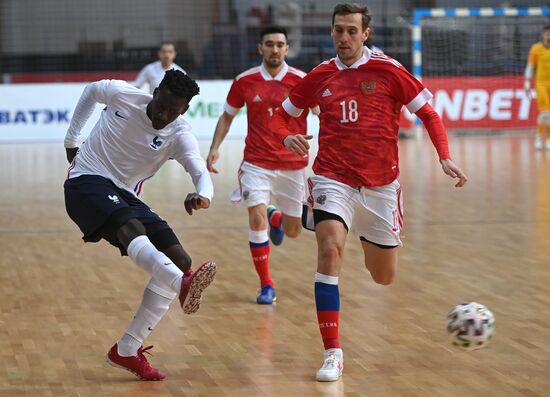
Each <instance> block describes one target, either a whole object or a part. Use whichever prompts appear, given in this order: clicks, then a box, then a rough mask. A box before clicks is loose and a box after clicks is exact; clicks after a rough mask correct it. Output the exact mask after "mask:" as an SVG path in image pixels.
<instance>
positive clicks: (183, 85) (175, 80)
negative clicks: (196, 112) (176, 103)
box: [159, 69, 200, 101]
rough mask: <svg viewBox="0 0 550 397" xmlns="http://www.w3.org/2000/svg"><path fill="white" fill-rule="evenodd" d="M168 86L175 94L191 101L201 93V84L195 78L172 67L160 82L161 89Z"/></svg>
mask: <svg viewBox="0 0 550 397" xmlns="http://www.w3.org/2000/svg"><path fill="white" fill-rule="evenodd" d="M163 88H166V89H168V90H169V91H170V92H171V93H172V94H173V95H175V96H177V97H180V98H186V99H187V100H188V101H191V98H193V97H194V96H195V95H198V94H199V91H200V89H199V85H198V84H197V82H196V81H195V80H193V79H192V78H191V77H189V76H188V75H187V74H185V73H183V72H182V71H181V70H176V69H170V70H167V71H166V73H164V78H163V79H162V81H161V82H160V84H159V89H163Z"/></svg>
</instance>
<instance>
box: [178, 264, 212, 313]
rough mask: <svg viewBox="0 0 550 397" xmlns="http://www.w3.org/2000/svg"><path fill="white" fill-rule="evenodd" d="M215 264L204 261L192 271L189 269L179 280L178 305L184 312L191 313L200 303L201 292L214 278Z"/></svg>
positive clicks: (197, 308)
mask: <svg viewBox="0 0 550 397" xmlns="http://www.w3.org/2000/svg"><path fill="white" fill-rule="evenodd" d="M215 274H216V264H215V263H214V262H212V261H208V262H206V263H204V264H203V265H202V266H201V267H199V268H198V269H197V270H196V271H195V272H194V273H193V270H191V269H189V270H188V271H187V272H185V274H184V276H183V280H182V282H181V291H180V296H179V299H180V305H181V308H182V309H183V312H184V313H185V314H193V313H195V312H196V311H197V310H199V307H200V305H201V294H202V291H204V290H205V288H206V287H208V286H209V285H210V283H211V282H212V280H214V275H215Z"/></svg>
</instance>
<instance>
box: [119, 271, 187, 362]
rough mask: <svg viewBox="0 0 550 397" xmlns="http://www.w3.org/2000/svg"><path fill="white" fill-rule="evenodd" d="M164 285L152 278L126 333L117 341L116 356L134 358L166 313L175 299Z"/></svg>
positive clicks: (174, 294)
mask: <svg viewBox="0 0 550 397" xmlns="http://www.w3.org/2000/svg"><path fill="white" fill-rule="evenodd" d="M176 295H177V294H176V293H174V292H172V291H171V290H170V289H169V288H168V287H167V286H166V285H163V284H162V283H160V282H159V281H158V280H155V279H154V278H152V279H151V280H150V281H149V285H147V288H145V291H144V292H143V299H142V301H141V306H140V307H139V309H138V310H137V312H136V315H135V316H134V319H133V320H132V322H131V323H130V326H129V327H128V329H127V330H126V333H125V334H124V335H123V336H122V338H120V340H119V341H118V354H119V355H121V356H124V357H129V356H135V355H136V354H137V351H138V349H139V348H140V347H141V345H142V344H143V341H144V340H145V339H146V338H147V337H148V336H149V334H150V333H151V331H152V330H153V329H154V328H155V327H156V325H157V324H158V323H159V322H160V320H161V319H162V317H164V315H165V314H166V312H168V308H169V307H170V303H171V302H172V300H174V298H175V297H176Z"/></svg>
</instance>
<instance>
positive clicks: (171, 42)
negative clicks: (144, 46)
mask: <svg viewBox="0 0 550 397" xmlns="http://www.w3.org/2000/svg"><path fill="white" fill-rule="evenodd" d="M165 45H171V46H172V47H174V50H175V49H176V44H175V43H174V42H173V41H170V40H166V41H163V42H161V43H160V45H159V50H160V49H161V48H162V47H164V46H165Z"/></svg>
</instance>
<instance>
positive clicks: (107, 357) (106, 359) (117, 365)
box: [105, 355, 164, 381]
mask: <svg viewBox="0 0 550 397" xmlns="http://www.w3.org/2000/svg"><path fill="white" fill-rule="evenodd" d="M105 361H106V362H107V364H109V365H110V366H111V367H115V368H120V369H123V370H125V371H128V372H130V373H132V374H134V375H135V376H137V377H138V378H139V379H140V380H152V381H161V380H164V378H145V377H143V376H141V375H140V374H138V373H137V372H135V371H133V370H131V369H130V368H126V367H123V366H122V365H119V364H117V363H115V362H114V361H111V359H110V358H109V355H106V356H105Z"/></svg>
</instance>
